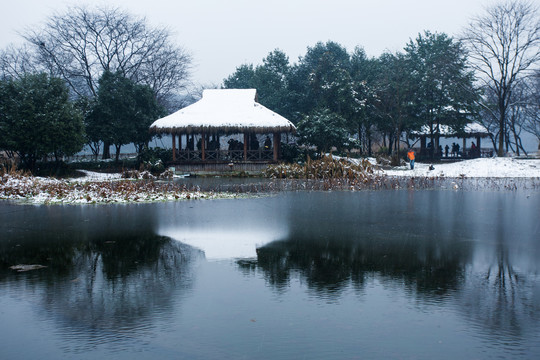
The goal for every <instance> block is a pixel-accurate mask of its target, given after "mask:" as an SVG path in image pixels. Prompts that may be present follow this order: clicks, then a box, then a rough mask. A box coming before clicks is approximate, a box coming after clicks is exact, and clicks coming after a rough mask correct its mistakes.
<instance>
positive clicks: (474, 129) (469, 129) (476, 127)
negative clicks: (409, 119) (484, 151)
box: [413, 122, 489, 137]
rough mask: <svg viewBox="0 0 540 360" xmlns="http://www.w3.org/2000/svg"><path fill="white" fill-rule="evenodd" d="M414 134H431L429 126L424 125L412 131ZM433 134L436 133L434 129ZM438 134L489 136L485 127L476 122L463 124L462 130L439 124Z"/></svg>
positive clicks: (448, 135) (447, 135) (445, 135)
mask: <svg viewBox="0 0 540 360" xmlns="http://www.w3.org/2000/svg"><path fill="white" fill-rule="evenodd" d="M413 134H414V135H417V136H429V135H430V134H431V132H430V129H429V126H427V125H424V126H422V128H421V129H420V131H414V132H413ZM434 134H437V132H436V131H435V132H434ZM439 136H443V137H473V136H481V137H487V136H489V131H488V129H486V128H485V127H484V126H483V125H480V124H478V123H474V122H471V123H468V124H467V125H465V127H464V128H463V130H462V131H457V130H455V129H453V128H452V127H450V126H448V125H439Z"/></svg>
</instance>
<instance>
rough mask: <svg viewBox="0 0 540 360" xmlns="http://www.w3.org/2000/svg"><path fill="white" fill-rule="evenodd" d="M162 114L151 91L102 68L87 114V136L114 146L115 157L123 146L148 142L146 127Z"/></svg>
mask: <svg viewBox="0 0 540 360" xmlns="http://www.w3.org/2000/svg"><path fill="white" fill-rule="evenodd" d="M162 114H163V111H162V108H161V107H160V106H159V105H158V104H157V101H156V100H155V98H154V94H153V92H152V90H151V89H150V88H149V87H148V86H147V85H138V84H135V83H134V82H133V81H131V80H129V79H128V78H126V77H124V76H123V75H122V73H120V72H116V73H111V72H109V71H106V72H105V73H104V74H103V76H102V77H101V79H100V81H99V90H98V96H97V100H96V102H95V103H94V104H93V107H92V110H91V111H90V113H89V114H88V117H87V125H86V126H87V129H88V130H87V131H88V132H89V134H90V136H91V139H93V140H96V139H99V140H101V141H103V142H104V143H105V144H107V143H110V144H113V145H114V146H115V148H116V160H117V161H118V156H119V154H120V148H121V147H122V146H123V145H126V144H129V143H134V144H135V145H136V147H137V151H138V152H140V151H141V150H142V148H143V147H144V146H145V145H147V144H148V142H149V141H150V139H151V136H150V134H149V132H148V128H149V127H150V125H151V124H152V122H153V121H154V120H155V119H157V118H158V117H159V116H160V115H162Z"/></svg>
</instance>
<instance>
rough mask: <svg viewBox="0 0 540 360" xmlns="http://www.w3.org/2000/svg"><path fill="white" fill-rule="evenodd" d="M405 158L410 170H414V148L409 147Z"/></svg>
mask: <svg viewBox="0 0 540 360" xmlns="http://www.w3.org/2000/svg"><path fill="white" fill-rule="evenodd" d="M407 159H409V164H410V165H411V170H414V150H413V149H409V152H408V153H407Z"/></svg>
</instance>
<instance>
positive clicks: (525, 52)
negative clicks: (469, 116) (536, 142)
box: [463, 1, 540, 156]
mask: <svg viewBox="0 0 540 360" xmlns="http://www.w3.org/2000/svg"><path fill="white" fill-rule="evenodd" d="M486 12H487V13H486V14H485V15H483V16H478V17H476V18H474V19H473V20H472V22H471V23H470V25H469V26H468V28H467V29H466V30H465V32H464V34H463V40H464V43H465V44H466V46H467V49H468V51H469V56H470V59H471V65H472V67H473V68H474V69H475V70H476V71H477V72H478V73H479V75H480V77H479V78H480V81H482V82H483V85H484V87H485V89H486V92H488V93H492V94H494V95H495V100H496V104H495V106H489V105H488V104H485V103H484V104H482V105H483V107H484V110H485V111H486V112H487V113H488V114H490V116H491V117H492V118H493V119H497V125H498V146H497V147H498V149H497V151H498V155H499V156H502V155H503V152H504V144H505V142H506V134H507V125H508V118H509V116H510V114H509V110H510V105H511V104H512V102H513V101H514V100H513V97H514V89H515V87H516V86H517V84H518V83H519V82H520V81H521V80H522V79H523V78H525V77H527V76H528V75H529V74H530V72H531V71H532V70H534V68H535V67H536V66H537V65H538V63H539V62H540V18H539V15H538V9H537V8H536V7H535V6H533V5H532V4H531V3H530V2H527V1H510V2H504V3H499V4H497V5H494V6H492V7H489V8H487V10H486Z"/></svg>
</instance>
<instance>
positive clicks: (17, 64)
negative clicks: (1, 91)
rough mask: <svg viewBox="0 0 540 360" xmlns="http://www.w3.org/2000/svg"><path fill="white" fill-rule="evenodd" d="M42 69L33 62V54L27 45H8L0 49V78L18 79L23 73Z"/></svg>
mask: <svg viewBox="0 0 540 360" xmlns="http://www.w3.org/2000/svg"><path fill="white" fill-rule="evenodd" d="M43 70H44V69H43V68H42V67H41V66H40V65H39V64H38V63H36V62H35V56H33V53H32V51H31V49H29V48H28V46H22V47H15V46H13V45H10V46H8V47H7V48H5V49H3V50H0V79H18V78H21V77H22V76H23V75H25V74H29V73H36V72H40V71H43Z"/></svg>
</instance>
